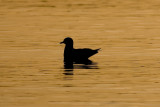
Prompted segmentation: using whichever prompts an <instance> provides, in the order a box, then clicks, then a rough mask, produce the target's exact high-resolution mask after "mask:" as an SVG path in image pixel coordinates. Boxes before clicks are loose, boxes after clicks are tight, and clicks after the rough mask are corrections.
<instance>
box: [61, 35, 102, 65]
mask: <svg viewBox="0 0 160 107" xmlns="http://www.w3.org/2000/svg"><path fill="white" fill-rule="evenodd" d="M62 43H64V44H65V49H64V63H66V64H73V63H92V62H91V60H89V59H88V58H89V57H91V56H93V55H94V54H96V53H98V51H99V50H100V48H99V49H95V50H92V49H89V48H84V49H74V48H73V39H72V38H70V37H67V38H65V39H64V40H63V42H61V43H60V44H62Z"/></svg>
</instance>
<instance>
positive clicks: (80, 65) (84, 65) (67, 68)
mask: <svg viewBox="0 0 160 107" xmlns="http://www.w3.org/2000/svg"><path fill="white" fill-rule="evenodd" d="M74 69H99V68H98V66H97V63H95V62H93V61H91V60H85V61H79V62H74V63H66V62H64V73H63V74H65V75H74V73H73V71H74Z"/></svg>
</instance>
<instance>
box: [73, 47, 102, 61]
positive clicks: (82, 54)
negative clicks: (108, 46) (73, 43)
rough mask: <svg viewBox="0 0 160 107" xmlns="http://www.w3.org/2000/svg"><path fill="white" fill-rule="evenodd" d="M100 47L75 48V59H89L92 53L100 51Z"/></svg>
mask: <svg viewBox="0 0 160 107" xmlns="http://www.w3.org/2000/svg"><path fill="white" fill-rule="evenodd" d="M98 50H99V49H95V50H92V49H88V48H84V49H74V50H73V52H74V58H75V59H88V58H89V57H91V56H92V55H94V54H96V53H98Z"/></svg>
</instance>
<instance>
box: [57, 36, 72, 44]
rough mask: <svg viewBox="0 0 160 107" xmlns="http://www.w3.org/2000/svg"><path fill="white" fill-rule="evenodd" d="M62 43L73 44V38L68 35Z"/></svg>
mask: <svg viewBox="0 0 160 107" xmlns="http://www.w3.org/2000/svg"><path fill="white" fill-rule="evenodd" d="M62 43H64V44H66V45H71V44H73V40H72V38H70V37H67V38H65V39H64V40H63V42H60V44H62Z"/></svg>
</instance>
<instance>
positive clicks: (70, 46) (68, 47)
mask: <svg viewBox="0 0 160 107" xmlns="http://www.w3.org/2000/svg"><path fill="white" fill-rule="evenodd" d="M65 49H67V50H72V49H73V44H66V46H65Z"/></svg>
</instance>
